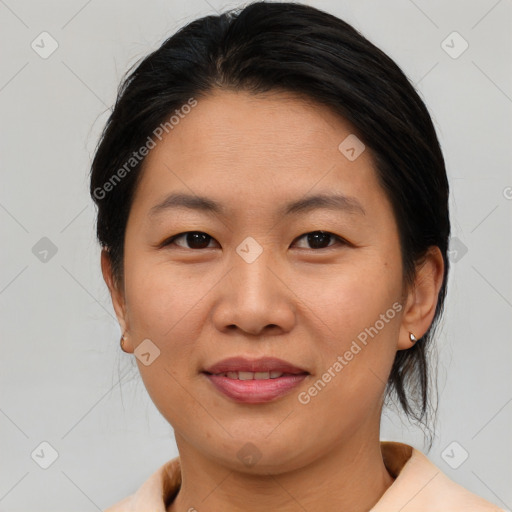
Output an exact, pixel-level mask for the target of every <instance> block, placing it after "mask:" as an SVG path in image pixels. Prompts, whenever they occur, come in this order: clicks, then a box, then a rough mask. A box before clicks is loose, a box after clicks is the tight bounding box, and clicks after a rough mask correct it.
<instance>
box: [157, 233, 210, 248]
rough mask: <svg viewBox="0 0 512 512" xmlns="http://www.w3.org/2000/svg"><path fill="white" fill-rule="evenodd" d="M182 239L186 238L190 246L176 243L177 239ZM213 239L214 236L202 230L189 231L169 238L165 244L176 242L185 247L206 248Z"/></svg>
mask: <svg viewBox="0 0 512 512" xmlns="http://www.w3.org/2000/svg"><path fill="white" fill-rule="evenodd" d="M180 239H184V240H185V243H186V244H188V246H187V245H185V246H183V245H181V244H178V243H176V240H180ZM211 240H213V238H212V237H211V236H210V235H207V234H206V233H203V232H202V231H187V232H186V233H180V234H179V235H175V236H173V237H171V238H170V239H169V240H167V241H166V242H164V244H163V246H169V245H172V244H174V245H177V246H178V247H182V248H184V249H205V248H208V244H209V243H210V241H211Z"/></svg>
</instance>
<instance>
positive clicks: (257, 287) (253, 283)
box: [213, 251, 296, 336]
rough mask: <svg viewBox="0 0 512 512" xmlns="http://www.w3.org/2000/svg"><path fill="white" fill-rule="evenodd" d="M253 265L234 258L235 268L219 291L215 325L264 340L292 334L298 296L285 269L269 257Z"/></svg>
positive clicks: (262, 256)
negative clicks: (289, 284)
mask: <svg viewBox="0 0 512 512" xmlns="http://www.w3.org/2000/svg"><path fill="white" fill-rule="evenodd" d="M267 252H268V251H263V253H262V254H261V255H260V256H259V257H258V258H257V259H256V260H255V261H252V262H251V263H248V262H247V261H244V259H242V258H241V257H240V256H239V255H238V254H236V253H235V254H234V257H233V267H232V269H231V271H230V272H229V273H228V274H227V275H226V277H225V281H224V282H223V283H222V285H221V287H220V288H219V290H220V291H219V296H218V300H217V304H216V307H215V309H214V313H213V322H214V324H215V326H216V328H217V329H218V330H219V331H222V332H227V331H229V330H240V331H242V332H243V333H245V334H251V335H255V336H261V335H263V334H266V333H267V331H268V334H270V333H273V334H281V333H285V332H289V331H290V330H291V329H292V328H293V326H294V324H295V321H296V308H295V306H294V298H295V295H294V294H293V291H292V290H290V288H289V287H288V286H287V283H286V276H285V275H284V274H283V271H282V269H281V270H280V269H279V267H278V266H277V265H276V264H275V262H272V261H271V260H270V258H268V257H267V254H266V253H267Z"/></svg>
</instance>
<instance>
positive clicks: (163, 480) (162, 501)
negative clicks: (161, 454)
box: [105, 457, 181, 512]
mask: <svg viewBox="0 0 512 512" xmlns="http://www.w3.org/2000/svg"><path fill="white" fill-rule="evenodd" d="M180 485H181V469H180V460H179V457H175V458H174V459H171V460H169V461H168V462H166V463H165V464H164V465H162V466H160V467H159V468H158V469H157V470H156V471H155V472H154V473H153V474H152V475H151V476H150V477H149V478H148V479H147V480H146V481H145V482H144V483H143V484H142V485H141V486H140V487H139V488H138V489H137V491H136V492H135V493H133V494H131V495H130V496H127V497H126V498H124V499H122V500H121V501H119V502H117V503H116V504H114V505H112V506H111V507H109V508H107V509H106V510H105V512H139V511H140V510H151V511H152V512H165V510H166V504H167V503H169V501H170V500H172V498H173V497H174V495H175V494H176V493H177V492H178V489H179V487H180Z"/></svg>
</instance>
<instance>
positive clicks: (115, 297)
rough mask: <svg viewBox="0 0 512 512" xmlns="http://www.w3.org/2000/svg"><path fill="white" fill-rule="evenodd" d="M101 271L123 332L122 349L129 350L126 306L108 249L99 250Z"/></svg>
mask: <svg viewBox="0 0 512 512" xmlns="http://www.w3.org/2000/svg"><path fill="white" fill-rule="evenodd" d="M101 272H102V274H103V279H104V280H105V283H106V285H107V287H108V290H109V292H110V298H111V299H112V306H113V307H114V311H115V313H116V316H117V320H118V322H119V326H120V328H121V333H122V334H123V336H124V338H125V341H124V344H123V350H124V349H126V350H129V347H128V345H129V343H128V342H127V339H126V338H127V336H126V332H127V331H128V327H129V326H128V318H127V314H126V306H125V300H124V294H123V292H122V290H120V288H119V286H118V283H116V280H115V277H114V274H113V271H112V263H111V259H110V254H109V252H108V250H106V249H102V251H101Z"/></svg>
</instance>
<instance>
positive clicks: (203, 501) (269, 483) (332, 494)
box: [167, 432, 393, 512]
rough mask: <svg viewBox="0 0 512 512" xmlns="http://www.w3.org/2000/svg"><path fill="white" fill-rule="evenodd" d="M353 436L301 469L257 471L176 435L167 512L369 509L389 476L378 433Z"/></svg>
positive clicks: (281, 511)
mask: <svg viewBox="0 0 512 512" xmlns="http://www.w3.org/2000/svg"><path fill="white" fill-rule="evenodd" d="M355 437H356V438H357V439H351V440H350V442H349V443H346V442H345V443H344V444H343V445H340V446H337V447H333V448H332V449H331V450H329V453H326V454H325V455H324V456H323V457H317V458H316V459H315V460H314V461H313V462H312V463H310V464H308V465H305V466H303V467H300V468H299V469H295V470H293V471H288V472H278V471H276V472H269V473H267V474H264V475H261V474H259V475H256V474H249V473H244V472H240V471H237V470H234V469H230V468H227V467H226V466H224V465H221V464H218V463H216V462H215V461H213V460H212V459H209V458H206V457H204V456H203V455H201V454H199V453H198V452H196V451H195V450H194V449H193V447H191V446H190V445H189V444H187V443H186V441H184V439H183V438H182V437H181V436H179V435H178V433H176V442H177V444H178V449H179V452H180V462H181V474H182V484H181V488H180V491H179V493H178V495H177V496H176V498H175V500H174V502H173V503H172V504H171V505H170V506H169V508H168V509H167V511H168V512H188V511H191V510H192V511H194V510H197V511H201V510H223V511H225V512H238V511H240V512H242V511H243V512H267V511H268V510H273V511H278V512H292V511H293V512H296V511H297V510H307V511H308V512H317V511H318V512H320V511H322V512H324V511H325V510H350V511H351V512H363V511H368V510H370V509H371V508H372V507H373V506H374V505H375V504H376V503H377V501H378V500H379V499H380V497H381V496H382V495H383V494H384V492H385V491H386V490H387V489H388V487H389V486H390V485H391V484H392V483H393V477H392V476H391V475H390V474H389V473H388V471H387V469H386V467H385V465H384V462H383V460H382V453H381V451H380V442H379V437H378V432H377V436H374V437H373V438H371V439H369V438H368V437H366V438H362V439H359V437H361V436H355Z"/></svg>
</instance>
